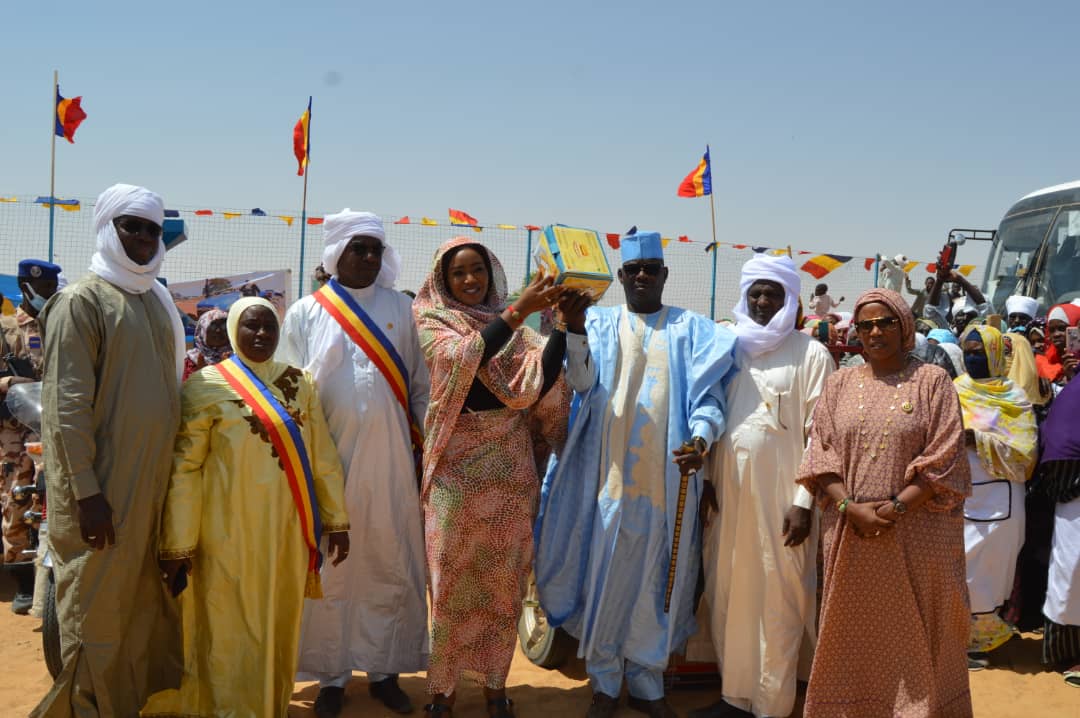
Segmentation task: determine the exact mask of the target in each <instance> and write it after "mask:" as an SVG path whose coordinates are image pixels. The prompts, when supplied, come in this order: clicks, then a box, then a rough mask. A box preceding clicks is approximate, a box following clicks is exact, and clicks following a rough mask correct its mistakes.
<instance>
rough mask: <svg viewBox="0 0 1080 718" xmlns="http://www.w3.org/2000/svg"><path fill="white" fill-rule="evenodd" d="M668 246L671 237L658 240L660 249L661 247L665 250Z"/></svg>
mask: <svg viewBox="0 0 1080 718" xmlns="http://www.w3.org/2000/svg"><path fill="white" fill-rule="evenodd" d="M669 244H671V237H661V238H660V246H661V247H663V248H664V249H667V246H668V245H669Z"/></svg>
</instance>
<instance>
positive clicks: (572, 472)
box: [536, 232, 735, 718]
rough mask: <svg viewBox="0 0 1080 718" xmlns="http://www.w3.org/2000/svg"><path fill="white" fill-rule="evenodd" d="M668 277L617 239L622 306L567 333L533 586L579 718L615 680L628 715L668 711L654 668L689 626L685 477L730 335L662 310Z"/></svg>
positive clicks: (693, 530) (654, 252) (694, 488)
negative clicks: (569, 641)
mask: <svg viewBox="0 0 1080 718" xmlns="http://www.w3.org/2000/svg"><path fill="white" fill-rule="evenodd" d="M667 277H668V267H667V266H665V265H664V252H663V243H662V241H661V239H660V235H659V234H656V233H654V232H635V233H634V234H631V235H630V236H628V237H624V238H623V239H622V266H621V267H620V268H619V270H618V278H619V282H620V283H621V284H622V286H623V291H624V292H625V295H626V304H624V305H622V306H618V307H591V308H590V309H589V310H588V312H587V315H586V317H585V318H584V319H583V320H582V321H581V322H580V324H579V325H578V326H569V325H568V329H569V330H570V333H569V334H568V346H567V370H566V378H567V381H568V383H569V384H570V386H571V387H572V388H573V389H574V392H575V403H576V405H577V406H578V409H577V412H576V414H575V415H574V418H573V420H572V423H571V426H570V433H569V437H568V439H567V444H566V448H565V450H564V451H563V452H562V454H561V455H560V456H559V459H558V461H557V462H555V463H553V464H552V466H551V467H550V469H549V471H548V474H547V477H546V479H545V482H544V489H543V494H542V498H541V502H542V504H541V509H540V511H541V513H540V517H539V519H538V522H537V529H536V536H537V540H538V543H537V555H536V580H537V585H538V587H539V590H540V600H541V604H542V606H543V608H544V610H545V611H546V612H547V616H548V619H549V620H550V621H551V623H552V624H554V625H561V626H562V627H563V628H565V629H566V630H567V631H568V632H569V633H570V634H572V635H573V636H575V637H577V638H578V639H579V654H580V655H581V656H582V657H584V658H585V660H586V669H587V671H588V673H589V678H590V680H591V682H592V686H593V702H592V706H591V707H590V709H589V712H588V717H589V718H608V717H609V716H613V715H614V714H615V711H616V710H617V707H618V696H619V695H620V693H621V692H622V683H623V679H624V678H625V680H626V682H627V684H628V687H629V693H630V707H632V708H634V709H636V710H639V711H642V712H644V713H646V714H648V715H649V716H652V717H653V718H668V717H669V716H674V715H675V713H674V712H673V711H672V709H671V708H670V707H669V706H668V705H667V703H666V702H665V701H664V683H663V671H664V669H665V668H666V667H667V663H668V656H669V655H670V654H671V653H672V652H675V651H678V650H680V648H681V646H682V644H684V643H685V642H686V640H687V638H689V636H690V635H691V634H692V633H693V632H694V630H695V621H694V610H693V609H694V607H693V598H694V587H695V585H696V583H697V577H698V563H699V555H700V548H701V547H700V538H699V534H700V529H699V526H698V502H699V498H700V496H701V488H702V477H701V475H700V474H699V473H697V472H698V470H699V469H701V467H702V464H703V459H704V456H705V454H706V453H707V452H708V450H709V447H710V446H712V445H713V443H714V442H715V441H716V440H717V439H718V438H719V437H720V436H721V434H723V432H724V388H725V385H726V383H727V381H728V379H729V378H730V377H731V375H732V374H733V371H734V360H733V350H734V347H735V337H734V335H733V334H732V333H731V332H729V331H728V330H726V329H723V328H721V327H718V326H717V325H716V324H714V323H713V322H712V321H710V320H709V319H706V318H705V317H703V316H700V315H698V314H695V313H693V312H690V311H687V310H685V309H679V308H677V307H671V306H666V305H664V304H663V302H662V295H663V291H664V284H665V282H666V281H667ZM687 477H688V478H687ZM683 487H685V494H684V500H683V501H680V492H681V489H682V488H683ZM680 504H682V511H681V513H680V511H679V508H680ZM680 521H681V532H680V535H681V540H679V541H676V540H675V535H676V534H675V531H676V524H677V522H680ZM673 546H674V547H676V548H677V550H676V551H675V552H674V555H673Z"/></svg>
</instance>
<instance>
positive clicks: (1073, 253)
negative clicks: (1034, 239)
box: [1035, 204, 1080, 309]
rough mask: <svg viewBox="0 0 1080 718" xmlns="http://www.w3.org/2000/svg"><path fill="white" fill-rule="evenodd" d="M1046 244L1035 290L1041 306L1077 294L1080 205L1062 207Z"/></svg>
mask: <svg viewBox="0 0 1080 718" xmlns="http://www.w3.org/2000/svg"><path fill="white" fill-rule="evenodd" d="M1046 245H1047V246H1046V257H1045V259H1044V261H1043V262H1041V266H1042V270H1041V271H1040V272H1039V281H1038V290H1037V292H1036V294H1035V296H1036V297H1037V298H1038V299H1039V303H1040V304H1042V306H1043V309H1047V308H1049V307H1050V306H1052V305H1054V304H1060V303H1063V302H1071V301H1072V300H1074V299H1077V298H1080V205H1075V204H1074V205H1069V206H1066V207H1062V208H1061V211H1060V212H1059V213H1058V216H1057V219H1056V220H1055V221H1054V226H1053V227H1052V228H1051V229H1050V234H1049V236H1047V238H1046Z"/></svg>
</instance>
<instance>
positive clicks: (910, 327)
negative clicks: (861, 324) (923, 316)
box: [852, 289, 915, 354]
mask: <svg viewBox="0 0 1080 718" xmlns="http://www.w3.org/2000/svg"><path fill="white" fill-rule="evenodd" d="M874 302H878V303H880V304H884V305H885V306H886V307H888V308H889V310H890V311H891V312H892V313H893V314H895V315H896V317H897V318H898V319H899V320H900V350H901V351H902V352H903V353H904V354H907V353H908V352H910V351H911V350H912V349H914V348H915V315H914V314H912V313H911V307H909V306H908V303H907V302H905V301H904V298H903V297H901V296H900V295H899V294H898V293H896V292H894V291H893V290H891V289H868V290H866V291H865V292H863V293H862V294H860V295H859V298H858V299H856V300H855V309H854V311H853V312H852V317H853V321H856V322H857V321H858V320H859V311H861V310H862V308H863V307H865V306H866V305H867V304H872V303H874Z"/></svg>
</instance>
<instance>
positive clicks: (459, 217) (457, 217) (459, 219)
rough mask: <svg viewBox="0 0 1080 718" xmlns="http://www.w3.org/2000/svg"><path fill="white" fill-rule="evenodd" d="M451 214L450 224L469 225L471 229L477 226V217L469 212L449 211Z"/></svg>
mask: <svg viewBox="0 0 1080 718" xmlns="http://www.w3.org/2000/svg"><path fill="white" fill-rule="evenodd" d="M447 211H448V212H449V213H450V224H459V225H467V226H469V227H475V226H476V217H473V216H472V215H470V214H469V213H468V212H462V211H461V210H460V209H451V210H447Z"/></svg>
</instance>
